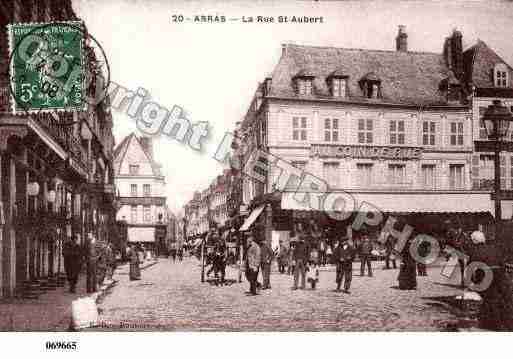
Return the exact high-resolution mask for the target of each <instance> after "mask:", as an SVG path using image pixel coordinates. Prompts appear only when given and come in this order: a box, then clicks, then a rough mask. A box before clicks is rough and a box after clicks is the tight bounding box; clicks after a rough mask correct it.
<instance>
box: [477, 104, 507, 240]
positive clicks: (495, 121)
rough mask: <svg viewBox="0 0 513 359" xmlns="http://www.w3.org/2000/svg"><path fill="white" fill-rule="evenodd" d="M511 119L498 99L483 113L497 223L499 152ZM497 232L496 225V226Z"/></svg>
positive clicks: (499, 182)
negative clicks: (491, 156)
mask: <svg viewBox="0 0 513 359" xmlns="http://www.w3.org/2000/svg"><path fill="white" fill-rule="evenodd" d="M511 121H513V116H512V115H511V112H509V110H508V108H507V107H505V106H502V105H501V102H500V100H494V101H493V105H490V106H488V108H487V109H486V111H485V113H484V115H483V122H484V125H485V129H486V134H487V135H488V138H489V139H490V140H492V141H493V142H494V169H495V174H494V186H493V190H494V194H495V197H494V199H495V222H496V223H498V221H500V220H501V219H502V213H501V199H500V191H501V167H500V152H501V149H502V146H501V145H502V141H503V140H504V139H505V137H506V135H507V134H508V130H509V125H510V123H511ZM496 233H497V226H496Z"/></svg>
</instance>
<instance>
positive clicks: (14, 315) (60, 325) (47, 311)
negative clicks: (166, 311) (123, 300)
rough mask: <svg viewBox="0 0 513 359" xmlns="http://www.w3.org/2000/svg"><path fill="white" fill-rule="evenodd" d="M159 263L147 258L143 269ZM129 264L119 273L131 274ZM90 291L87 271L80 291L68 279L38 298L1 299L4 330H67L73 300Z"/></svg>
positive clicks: (123, 266)
mask: <svg viewBox="0 0 513 359" xmlns="http://www.w3.org/2000/svg"><path fill="white" fill-rule="evenodd" d="M156 263H157V261H145V262H144V263H143V264H142V265H141V269H145V268H148V267H150V266H153V265H154V264H156ZM128 267H129V266H128V264H123V265H120V266H118V268H117V269H116V272H115V275H123V274H128ZM112 285H115V282H114V283H112V284H110V286H112ZM104 286H105V285H104ZM104 286H103V288H104V289H103V290H99V291H98V292H96V293H94V294H93V295H94V296H95V297H96V298H97V297H98V296H101V295H102V293H103V292H104V291H105V290H106V289H107V288H105V287H104ZM88 295H90V294H88V293H87V292H86V275H85V273H81V275H80V277H79V281H78V283H77V292H76V293H69V286H68V284H67V283H66V285H65V286H64V287H60V288H56V289H55V290H49V291H46V292H45V293H43V294H41V296H40V297H39V298H38V299H18V298H8V299H4V300H2V299H0V331H66V330H68V328H69V324H70V319H71V302H73V301H74V300H75V299H78V298H80V297H85V296H88Z"/></svg>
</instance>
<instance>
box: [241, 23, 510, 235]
mask: <svg viewBox="0 0 513 359" xmlns="http://www.w3.org/2000/svg"><path fill="white" fill-rule="evenodd" d="M395 45H396V50H395V51H384V50H364V49H345V48H333V47H317V46H300V45H292V44H285V45H283V48H282V56H281V58H280V60H279V63H278V64H277V66H276V67H275V69H274V71H273V73H272V75H271V76H270V77H268V78H266V79H265V80H264V81H263V82H262V83H261V84H259V86H258V89H257V91H256V94H255V96H254V99H253V101H252V103H251V105H250V107H249V109H248V111H247V114H246V116H245V118H244V121H243V122H242V125H241V133H242V135H241V136H242V138H244V141H243V142H245V143H246V144H243V146H245V147H246V148H244V149H243V150H242V151H241V152H242V153H246V155H245V159H244V160H245V161H247V160H248V159H249V153H251V152H253V150H255V149H261V150H263V151H266V152H268V153H270V154H272V155H274V156H277V157H279V158H281V159H283V160H285V161H287V162H289V163H291V164H292V165H293V166H294V167H297V168H299V169H302V170H304V171H306V172H307V173H309V174H312V175H313V176H315V177H318V178H320V179H323V180H324V181H325V182H326V183H327V185H328V191H330V192H341V191H345V192H348V193H350V194H351V195H352V196H353V198H354V199H355V200H356V206H355V208H356V209H358V208H359V206H360V205H361V204H362V203H364V202H368V203H370V204H371V205H373V206H375V207H377V208H379V209H380V210H381V211H382V212H384V213H388V214H392V213H393V214H397V215H401V216H404V217H407V219H406V220H407V223H409V224H414V225H417V226H419V227H421V228H422V230H426V231H430V232H431V231H432V230H434V229H435V228H424V227H428V226H429V223H430V224H431V226H432V227H435V226H436V225H437V224H440V223H441V222H442V221H444V220H445V219H446V218H447V217H457V218H456V220H457V221H459V222H460V223H462V224H463V225H464V226H466V227H469V226H477V225H478V224H486V223H489V222H490V221H491V219H492V218H491V214H492V213H493V203H492V201H491V198H490V193H491V189H492V187H491V186H490V184H493V153H491V152H477V151H476V149H480V148H481V147H482V146H481V147H480V146H479V143H478V142H479V140H483V141H485V140H487V138H486V132H484V125H483V123H482V121H481V117H482V114H483V113H484V110H486V106H488V105H490V104H491V103H492V101H493V100H494V99H500V100H501V101H502V103H503V104H505V105H507V106H511V105H512V104H513V103H512V101H511V100H512V97H513V96H512V94H513V89H512V85H511V76H512V68H511V67H510V66H509V65H508V64H506V63H505V62H504V61H503V60H502V59H501V58H500V57H499V56H498V55H497V54H496V53H495V52H494V51H493V50H492V49H490V48H489V47H488V46H487V45H486V44H485V43H484V42H482V41H479V42H478V44H476V45H475V46H473V47H471V48H469V49H467V50H465V51H464V50H463V48H462V34H461V33H460V32H459V31H457V30H454V31H453V33H452V34H451V35H450V36H449V37H447V38H446V39H445V42H444V44H443V47H442V52H441V53H428V52H416V51H409V50H408V44H407V34H406V31H405V28H404V27H403V26H400V27H399V32H398V34H397V37H396V44H395ZM512 135H513V133H512ZM510 138H512V137H511V136H510ZM512 139H513V138H512ZM480 150H481V151H482V149H480ZM508 151H509V150H508ZM508 151H506V152H503V153H502V154H501V166H502V167H503V168H502V172H501V174H502V176H503V178H502V185H503V188H504V189H511V188H513V186H512V185H513V176H512V175H513V172H512V171H510V170H509V168H512V169H513V157H512V156H511V155H512V154H511V152H509V153H508ZM490 161H492V162H490ZM490 164H491V166H492V167H491V170H490ZM278 176H279V172H278V171H274V172H273V171H270V172H268V174H267V177H266V178H267V179H266V183H263V184H262V183H259V182H257V181H255V180H254V179H251V178H249V177H248V176H243V179H242V180H243V192H244V196H243V197H244V198H245V201H246V202H249V203H251V207H252V208H253V210H254V212H253V213H255V215H253V216H251V215H250V216H249V217H248V218H247V219H246V222H247V223H246V226H244V228H248V226H251V225H252V224H253V223H252V222H254V221H262V222H265V228H267V230H266V234H265V236H266V237H267V238H268V239H269V237H271V236H272V237H273V238H278V237H280V236H285V237H286V236H287V233H288V231H290V230H291V229H292V223H294V222H297V221H305V222H308V221H309V219H311V218H313V219H316V220H318V221H321V222H330V220H329V219H327V216H323V215H322V214H320V213H315V212H316V211H312V209H311V208H309V207H308V206H305V205H304V203H300V202H298V201H297V200H295V199H293V198H292V197H293V195H294V192H295V191H296V190H298V184H299V183H301V182H302V180H304V178H305V177H304V176H303V178H298V177H296V178H293V179H292V180H291V181H289V182H288V184H287V187H286V188H285V190H284V191H282V192H280V191H277V190H276V188H274V187H273V183H275V182H276V180H277V177H278ZM303 183H304V182H303ZM301 190H302V189H301V186H300V187H299V190H298V191H299V192H301ZM248 199H249V200H248ZM266 204H267V205H269V206H267V208H268V210H267V211H266V212H265V213H267V214H266V215H265V216H263V215H259V213H262V212H263V211H262V206H264V205H266ZM502 206H503V216H505V217H506V218H511V215H512V203H511V202H510V201H503V203H502ZM428 218H429V219H428ZM273 231H276V232H277V234H276V235H275V234H273ZM278 232H279V233H278Z"/></svg>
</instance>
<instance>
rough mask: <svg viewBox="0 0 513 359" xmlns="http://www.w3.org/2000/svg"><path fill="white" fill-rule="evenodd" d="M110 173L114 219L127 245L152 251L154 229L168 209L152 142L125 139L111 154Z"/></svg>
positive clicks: (161, 222) (160, 222)
mask: <svg viewBox="0 0 513 359" xmlns="http://www.w3.org/2000/svg"><path fill="white" fill-rule="evenodd" d="M114 170H115V181H116V187H117V190H118V203H119V210H118V212H117V215H116V216H117V220H123V219H124V220H126V222H127V226H128V242H132V243H140V244H144V246H145V247H147V248H151V249H155V250H156V249H157V247H158V246H157V244H156V238H157V234H158V233H157V232H156V228H158V226H159V225H162V224H163V222H164V221H167V220H168V209H167V206H166V197H165V186H166V182H165V178H164V176H163V175H162V172H161V166H160V164H158V163H157V162H156V161H155V159H154V154H153V144H152V139H151V138H149V137H137V136H136V135H135V134H134V133H132V134H130V135H129V136H127V137H125V138H124V139H123V141H121V142H120V144H119V145H118V146H117V147H116V149H115V150H114ZM165 224H166V225H167V223H165ZM164 247H165V246H164Z"/></svg>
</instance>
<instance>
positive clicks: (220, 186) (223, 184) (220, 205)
mask: <svg viewBox="0 0 513 359" xmlns="http://www.w3.org/2000/svg"><path fill="white" fill-rule="evenodd" d="M233 179H234V175H233V171H232V170H231V169H226V170H224V171H223V173H222V174H221V175H218V176H217V177H216V178H215V179H214V180H213V181H212V182H211V183H210V185H209V186H208V187H207V188H205V189H204V190H203V191H201V192H200V191H197V192H195V193H194V195H193V198H192V199H191V200H190V201H189V202H188V203H187V204H186V205H185V206H184V215H185V218H186V231H187V236H196V235H202V234H205V233H206V232H208V230H209V228H211V226H213V225H215V226H216V227H217V228H220V229H225V227H227V226H229V223H228V221H229V219H230V213H229V208H230V202H229V199H230V194H231V191H232V188H233Z"/></svg>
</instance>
